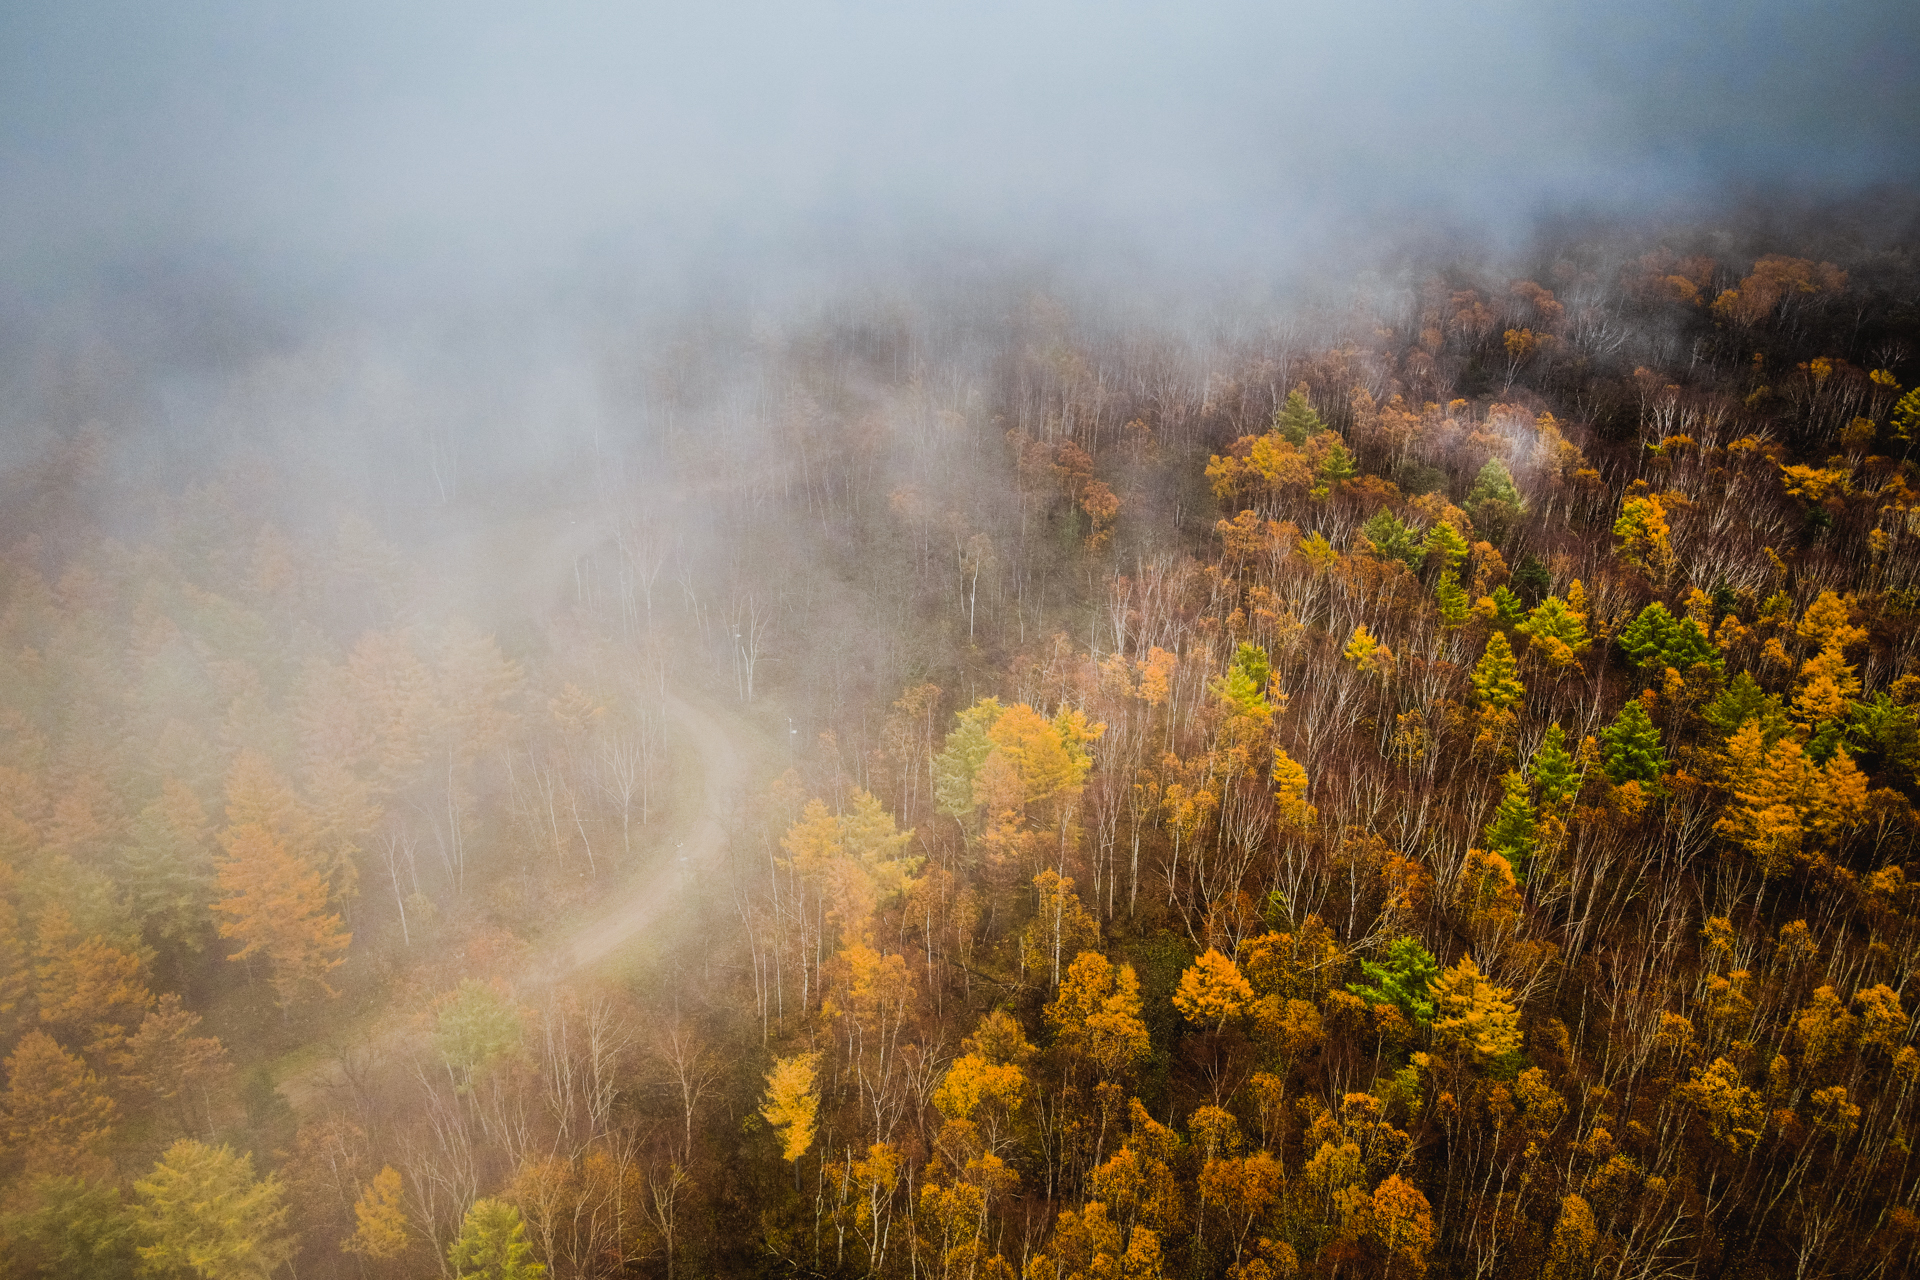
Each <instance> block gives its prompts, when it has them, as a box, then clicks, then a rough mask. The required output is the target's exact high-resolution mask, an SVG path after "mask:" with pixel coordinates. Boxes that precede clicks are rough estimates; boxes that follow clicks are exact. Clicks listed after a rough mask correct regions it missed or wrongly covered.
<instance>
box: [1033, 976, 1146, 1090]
mask: <svg viewBox="0 0 1920 1280" xmlns="http://www.w3.org/2000/svg"><path fill="white" fill-rule="evenodd" d="M1046 1019H1047V1022H1048V1024H1049V1025H1050V1026H1052V1027H1053V1028H1054V1029H1055V1034H1056V1036H1057V1037H1058V1043H1059V1045H1060V1046H1061V1047H1062V1048H1063V1049H1065V1050H1066V1051H1067V1052H1068V1053H1070V1054H1072V1055H1074V1056H1075V1057H1078V1058H1081V1059H1083V1060H1085V1061H1087V1062H1088V1063H1090V1064H1091V1065H1092V1066H1093V1068H1094V1070H1095V1071H1097V1072H1098V1073H1099V1075H1100V1077H1101V1078H1102V1079H1105V1080H1111V1079H1112V1078H1113V1077H1115V1076H1117V1075H1119V1074H1121V1073H1123V1072H1125V1071H1126V1070H1128V1069H1129V1068H1130V1067H1132V1066H1133V1064H1134V1063H1136V1062H1138V1061H1139V1060H1140V1059H1142V1058H1144V1057H1146V1056H1147V1052H1148V1050H1149V1048H1150V1045H1149V1043H1148V1038H1147V1025H1146V1023H1145V1022H1144V1021H1142V1020H1141V1017H1140V980H1139V979H1138V978H1137V977H1136V976H1135V975H1134V972H1133V966H1132V965H1129V964H1123V965H1117V966H1116V965H1114V964H1112V963H1111V962H1109V961H1108V959H1107V958H1106V957H1105V956H1103V955H1101V954H1100V953H1099V952H1097V951H1083V952H1081V953H1080V955H1079V957H1078V958H1077V959H1075V960H1074V962H1073V964H1072V965H1070V966H1069V967H1068V969H1067V976H1066V978H1065V980H1064V981H1062V982H1061V984H1060V993H1059V995H1058V996H1056V997H1055V998H1054V1001H1053V1003H1052V1004H1050V1005H1048V1006H1047V1010H1046Z"/></svg>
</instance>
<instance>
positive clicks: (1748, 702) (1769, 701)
mask: <svg viewBox="0 0 1920 1280" xmlns="http://www.w3.org/2000/svg"><path fill="white" fill-rule="evenodd" d="M1700 716H1701V718H1702V719H1704V720H1705V721H1706V722H1707V723H1708V724H1709V725H1711V726H1713V730H1714V732H1715V733H1718V734H1719V735H1720V736H1721V737H1722V738H1731V737H1732V736H1733V735H1734V734H1736V733H1738V732H1740V730H1741V728H1742V727H1743V726H1745V724H1746V723H1747V721H1749V720H1758V721H1759V722H1760V736H1761V740H1762V742H1763V744H1764V745H1765V746H1766V748H1767V750H1769V751H1771V750H1773V744H1774V743H1776V742H1778V741H1780V739H1782V738H1784V737H1786V736H1787V734H1788V733H1790V732H1791V731H1792V729H1793V722H1792V721H1790V720H1788V719H1787V711H1786V708H1785V707H1784V706H1782V705H1781V702H1780V695H1779V694H1777V693H1768V692H1767V691H1766V690H1765V689H1762V688H1761V687H1760V685H1759V682H1758V681H1756V680H1755V679H1754V678H1753V677H1752V676H1751V675H1749V674H1747V673H1746V672H1745V671H1742V672H1740V673H1738V674H1737V675H1735V676H1734V677H1733V679H1731V680H1729V681H1727V687H1726V688H1724V689H1722V690H1721V691H1720V692H1719V693H1717V694H1715V695H1714V698H1713V701H1711V702H1709V703H1708V704H1707V705H1706V706H1704V707H1702V708H1701V709H1700Z"/></svg>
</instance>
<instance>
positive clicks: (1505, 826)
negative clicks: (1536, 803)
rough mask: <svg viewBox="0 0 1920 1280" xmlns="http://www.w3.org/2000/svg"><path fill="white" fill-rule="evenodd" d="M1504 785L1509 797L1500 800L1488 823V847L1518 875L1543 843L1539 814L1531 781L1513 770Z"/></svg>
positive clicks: (1502, 781)
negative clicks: (1536, 811) (1531, 789)
mask: <svg viewBox="0 0 1920 1280" xmlns="http://www.w3.org/2000/svg"><path fill="white" fill-rule="evenodd" d="M1500 783H1501V785H1502V786H1503V787H1505V788H1506V794H1504V795H1503V796H1501V797H1500V803H1499V805H1498V806H1496V807H1495V808H1494V811H1493V820H1492V821H1491V822H1489V823H1488V824H1487V829H1486V832H1485V839H1486V842H1487V848H1488V849H1491V850H1492V851H1493V852H1495V853H1497V854H1499V855H1500V856H1501V857H1503V858H1505V859H1506V860H1507V863H1508V865H1509V866H1511V867H1512V868H1513V869H1514V871H1515V873H1521V872H1522V871H1523V870H1524V868H1525V867H1526V863H1527V859H1529V858H1531V857H1532V856H1533V851H1534V849H1535V848H1536V847H1538V845H1539V843H1540V820H1539V815H1538V814H1537V813H1535V812H1534V808H1533V796H1532V794H1531V792H1530V790H1529V788H1528V786H1527V780H1526V779H1525V778H1523V777H1521V776H1520V771H1519V770H1518V769H1509V770H1508V771H1507V775H1506V777H1504V778H1502V779H1501V780H1500Z"/></svg>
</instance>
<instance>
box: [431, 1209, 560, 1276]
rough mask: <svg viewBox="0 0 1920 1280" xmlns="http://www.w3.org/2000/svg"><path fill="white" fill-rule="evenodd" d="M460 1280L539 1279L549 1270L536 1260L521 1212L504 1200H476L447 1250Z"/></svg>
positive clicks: (449, 1259)
mask: <svg viewBox="0 0 1920 1280" xmlns="http://www.w3.org/2000/svg"><path fill="white" fill-rule="evenodd" d="M447 1259H448V1261H450V1262H452V1263H453V1273H454V1275H455V1276H456V1277H458V1280H540V1277H542V1276H544V1275H546V1274H547V1269H546V1268H545V1267H543V1266H541V1265H540V1264H539V1263H537V1262H535V1261H534V1260H533V1245H532V1244H530V1243H528V1241H527V1227H526V1224H525V1223H524V1222H522V1221H521V1220H520V1211H519V1210H518V1209H516V1208H514V1207H513V1206H512V1205H510V1204H508V1203H507V1202H506V1201H504V1200H476V1201H474V1202H473V1208H471V1209H469V1210H467V1218H466V1221H465V1222H463V1223H461V1225H460V1238H459V1239H457V1240H455V1241H454V1242H453V1246H452V1247H451V1248H449V1249H448V1250H447Z"/></svg>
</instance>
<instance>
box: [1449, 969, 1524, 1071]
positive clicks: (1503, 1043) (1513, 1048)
mask: <svg viewBox="0 0 1920 1280" xmlns="http://www.w3.org/2000/svg"><path fill="white" fill-rule="evenodd" d="M1432 992H1433V1004H1434V1011H1435V1017H1434V1022H1433V1029H1434V1031H1435V1032H1436V1033H1437V1034H1438V1035H1439V1036H1440V1039H1441V1041H1442V1043H1445V1044H1449V1045H1453V1046H1457V1047H1460V1048H1463V1049H1466V1050H1467V1051H1469V1052H1471V1053H1472V1054H1474V1055H1475V1056H1476V1057H1478V1058H1479V1059H1481V1060H1482V1061H1487V1060H1490V1059H1493V1058H1502V1057H1505V1056H1506V1055H1508V1054H1510V1053H1515V1052H1518V1051H1519V1048H1520V1009H1519V1007H1518V1006H1517V1005H1515V1004H1514V1003H1513V992H1512V991H1511V990H1510V989H1508V988H1506V987H1496V986H1494V985H1493V983H1492V982H1490V981H1488V980H1487V978H1486V977H1485V975H1483V974H1482V973H1481V972H1480V966H1479V965H1477V964H1475V963H1474V962H1473V957H1472V956H1471V955H1463V956H1461V957H1460V960H1459V962H1458V963H1457V964H1455V965H1454V966H1453V967H1452V968H1450V969H1447V970H1445V971H1444V972H1442V973H1441V975H1440V976H1439V977H1438V978H1436V979H1434V982H1433V987H1432Z"/></svg>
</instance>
